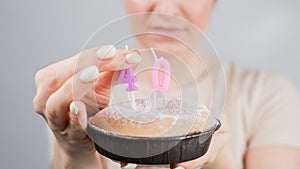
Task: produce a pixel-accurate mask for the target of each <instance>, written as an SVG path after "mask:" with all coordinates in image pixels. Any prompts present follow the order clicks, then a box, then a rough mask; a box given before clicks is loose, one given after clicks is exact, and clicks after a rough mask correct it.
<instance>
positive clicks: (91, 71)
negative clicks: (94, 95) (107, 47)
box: [80, 66, 99, 82]
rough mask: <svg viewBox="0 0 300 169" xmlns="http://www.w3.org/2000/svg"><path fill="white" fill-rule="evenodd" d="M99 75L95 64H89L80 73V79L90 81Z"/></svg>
mask: <svg viewBox="0 0 300 169" xmlns="http://www.w3.org/2000/svg"><path fill="white" fill-rule="evenodd" d="M98 76H99V70H98V67H97V66H90V67H88V68H86V69H84V70H83V71H82V72H81V74H80V79H81V80H82V81H83V82H91V81H93V80H95V79H96V78H97V77H98Z"/></svg>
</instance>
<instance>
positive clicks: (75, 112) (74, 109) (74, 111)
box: [70, 102, 79, 115]
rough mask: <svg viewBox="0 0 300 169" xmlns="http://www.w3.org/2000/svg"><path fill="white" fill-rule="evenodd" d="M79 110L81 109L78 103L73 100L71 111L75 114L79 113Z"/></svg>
mask: <svg viewBox="0 0 300 169" xmlns="http://www.w3.org/2000/svg"><path fill="white" fill-rule="evenodd" d="M78 111H79V109H78V107H77V106H76V104H75V103H74V102H72V103H71V104H70V112H71V113H72V114H74V115H77V114H78Z"/></svg>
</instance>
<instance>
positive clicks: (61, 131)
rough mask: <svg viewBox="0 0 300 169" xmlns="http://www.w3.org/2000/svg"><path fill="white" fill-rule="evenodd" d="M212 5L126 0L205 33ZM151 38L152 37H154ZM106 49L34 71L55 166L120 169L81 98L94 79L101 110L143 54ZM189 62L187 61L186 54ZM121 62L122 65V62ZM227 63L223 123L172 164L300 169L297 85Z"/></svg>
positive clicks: (137, 9) (210, 0)
mask: <svg viewBox="0 0 300 169" xmlns="http://www.w3.org/2000/svg"><path fill="white" fill-rule="evenodd" d="M215 3H216V2H215V0H189V1H184V0H176V1H171V0H161V1H157V0H148V1H141V0H124V4H125V6H126V8H127V11H128V14H136V13H145V12H155V13H163V14H168V15H174V16H177V17H180V18H183V19H185V20H187V21H189V22H191V23H192V24H193V25H194V26H196V27H197V28H199V29H200V30H202V31H206V29H207V27H208V24H209V19H210V15H211V13H212V11H213V9H214V6H215ZM145 24H146V25H147V24H150V22H145ZM159 26H161V27H160V28H158V30H157V31H162V32H172V31H173V33H174V32H175V34H176V33H178V31H179V32H180V31H181V30H180V28H178V29H177V28H176V27H175V28H174V27H172V28H167V27H164V23H163V22H162V23H161V25H159ZM174 29H175V31H174ZM181 33H182V32H181ZM156 38H159V37H156ZM151 40H153V42H155V43H151ZM166 41H167V43H166ZM147 42H148V43H149V44H152V45H153V46H152V47H154V48H155V47H161V46H163V48H164V49H168V50H170V51H172V52H173V53H176V54H177V55H183V54H184V55H187V54H186V51H185V48H184V47H180V45H178V44H177V43H176V42H174V41H172V40H169V41H168V40H166V39H162V40H157V39H155V38H153V39H151V38H149V39H147ZM138 43H139V45H140V46H143V47H147V44H143V40H139V39H138ZM106 49H107V46H105V47H102V48H101V47H100V48H94V49H88V50H86V51H84V52H82V53H80V54H78V55H76V56H74V57H71V58H69V59H66V60H64V61H61V62H58V63H55V64H53V65H51V66H48V67H46V68H44V69H42V70H40V71H39V72H38V73H37V74H36V86H37V94H36V97H35V98H34V108H35V111H36V112H38V113H39V114H41V115H42V116H43V117H44V118H45V119H46V121H47V124H48V126H49V127H50V129H51V130H52V132H53V133H54V136H55V137H54V155H53V161H52V165H53V168H55V169H56V168H57V169H58V168H59V169H60V168H72V169H73V168H74V169H76V168H80V169H81V168H120V164H118V163H116V162H113V161H111V160H110V159H107V158H106V157H103V156H101V155H99V154H98V153H96V151H95V147H94V145H93V143H92V142H91V140H90V139H89V138H88V137H87V135H86V133H85V132H84V130H83V129H82V127H81V126H82V125H83V126H85V125H86V118H87V117H86V114H87V109H88V106H87V105H85V104H84V101H83V100H84V97H86V95H88V94H89V93H90V91H89V90H90V89H91V88H92V84H93V83H92V82H94V81H95V82H96V87H95V90H94V91H92V92H93V93H94V94H95V95H96V96H97V97H96V98H97V103H98V104H99V105H100V108H103V107H105V106H107V105H108V102H109V94H110V91H111V89H110V86H111V85H112V83H113V82H112V77H113V74H114V73H115V72H116V71H117V70H120V69H124V68H128V67H133V66H135V65H136V64H138V63H140V60H141V58H140V56H139V55H136V54H134V55H127V56H126V59H125V60H124V59H122V58H121V57H120V53H122V52H124V51H121V50H116V51H114V50H111V51H110V52H109V53H105V54H104V51H106ZM79 55H80V59H82V58H84V59H85V61H86V62H85V63H84V64H82V65H80V67H79V68H78V70H81V71H80V72H79V73H76V74H74V67H75V65H76V63H78V59H79ZM97 57H98V58H97ZM99 59H100V60H101V61H102V63H103V64H101V65H102V66H101V67H99V68H97V67H95V66H90V67H88V65H90V64H89V63H93V62H95V61H96V62H97V61H99ZM185 60H186V61H187V62H188V57H186V59H185ZM120 63H121V67H118V66H117V65H118V64H120ZM210 63H215V61H213V60H212V61H211V62H210ZM222 64H223V65H224V71H225V74H226V85H227V91H226V98H227V99H226V101H225V109H224V113H223V114H222V116H221V117H220V119H221V122H222V124H223V125H222V128H221V130H220V131H219V132H217V133H216V134H215V135H214V137H213V140H212V144H211V146H210V149H209V151H208V153H207V154H206V155H204V156H203V157H201V158H199V159H196V160H193V161H189V162H185V163H180V164H174V165H172V166H171V168H176V167H178V168H180V167H181V168H185V169H194V168H218V169H221V168H224V169H241V168H246V169H264V168H272V169H286V168H289V169H298V168H299V166H300V132H298V131H297V129H298V128H299V125H298V122H297V119H300V113H299V110H297V105H300V99H299V96H298V94H297V90H296V89H295V88H294V87H293V86H292V85H291V84H290V83H289V82H287V81H286V80H284V79H283V78H281V77H279V76H276V75H272V74H269V73H264V72H256V71H251V70H244V69H241V68H238V67H236V66H234V65H232V64H228V63H226V62H222ZM191 67H192V69H196V70H195V72H198V75H196V76H197V77H198V76H199V80H198V81H199V86H202V84H200V83H202V82H204V81H205V79H203V78H202V79H201V77H202V76H201V72H203V71H204V70H203V69H198V70H197V66H195V65H191ZM98 69H99V70H98ZM99 71H100V72H101V73H99ZM75 85H76V86H79V87H78V90H77V91H76V93H77V94H76V97H75V98H74V96H73V93H72V86H75ZM204 87H205V85H204ZM208 95H209V94H208ZM86 106H87V107H86ZM88 112H89V111H88ZM124 165H125V163H124V164H122V166H124ZM139 167H140V168H142V166H139Z"/></svg>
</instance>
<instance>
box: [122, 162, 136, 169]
mask: <svg viewBox="0 0 300 169" xmlns="http://www.w3.org/2000/svg"><path fill="white" fill-rule="evenodd" d="M136 167H137V165H136V164H131V163H129V164H127V165H126V166H124V167H122V169H135V168H136Z"/></svg>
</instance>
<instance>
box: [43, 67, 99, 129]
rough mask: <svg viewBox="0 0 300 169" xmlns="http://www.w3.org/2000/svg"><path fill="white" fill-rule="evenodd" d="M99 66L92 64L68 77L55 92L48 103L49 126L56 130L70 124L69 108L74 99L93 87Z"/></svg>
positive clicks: (77, 98)
mask: <svg viewBox="0 0 300 169" xmlns="http://www.w3.org/2000/svg"><path fill="white" fill-rule="evenodd" d="M98 76H99V71H98V67H97V66H90V67H87V68H86V69H84V70H82V71H81V72H79V73H77V74H76V75H74V76H73V77H72V78H70V79H68V80H67V81H66V82H65V83H64V84H63V86H62V87H60V88H59V89H58V90H57V91H56V92H54V93H53V94H52V95H51V96H50V97H49V99H48V101H47V103H46V118H47V120H48V124H49V127H50V128H51V129H52V130H54V131H62V130H64V129H65V127H66V125H67V124H68V118H69V117H68V114H67V112H68V109H69V104H70V103H71V101H72V100H80V99H81V98H82V97H84V95H85V94H86V93H87V92H88V91H89V90H91V89H92V88H93V86H94V83H93V82H94V80H95V79H96V78H98Z"/></svg>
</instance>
